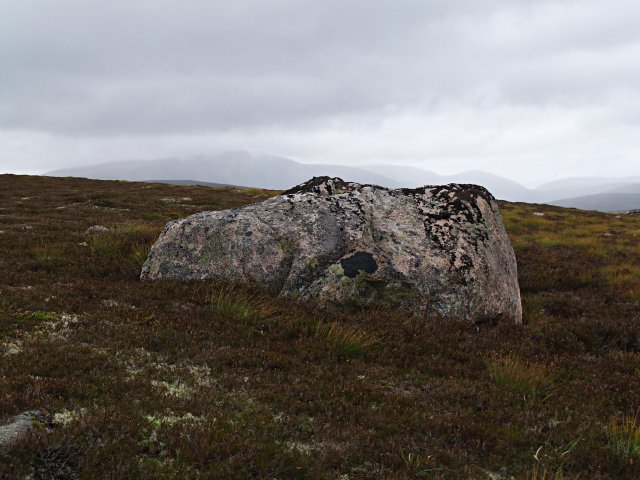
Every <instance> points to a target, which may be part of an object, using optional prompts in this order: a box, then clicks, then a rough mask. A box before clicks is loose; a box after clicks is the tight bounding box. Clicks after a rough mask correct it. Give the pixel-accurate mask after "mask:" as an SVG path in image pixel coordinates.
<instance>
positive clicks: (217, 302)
mask: <svg viewBox="0 0 640 480" xmlns="http://www.w3.org/2000/svg"><path fill="white" fill-rule="evenodd" d="M209 312H210V313H211V314H213V315H215V316H217V317H222V318H228V319H233V320H257V319H266V318H269V317H273V316H274V315H275V314H276V309H275V307H274V306H272V305H269V304H268V303H266V302H264V301H262V300H261V299H260V298H258V297H256V296H255V295H252V294H249V293H246V292H243V291H242V290H240V289H238V288H232V287H225V288H222V289H220V290H219V291H218V293H217V294H216V293H213V294H211V296H210V297H209Z"/></svg>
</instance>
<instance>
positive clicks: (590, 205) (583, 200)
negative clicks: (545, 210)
mask: <svg viewBox="0 0 640 480" xmlns="http://www.w3.org/2000/svg"><path fill="white" fill-rule="evenodd" d="M549 203H550V204H551V205H557V206H559V207H569V208H579V209H581V210H599V211H604V212H628V211H629V210H634V209H637V208H640V192H638V193H617V192H612V193H599V194H597V195H584V196H582V197H573V198H564V199H560V200H554V201H553V202H549Z"/></svg>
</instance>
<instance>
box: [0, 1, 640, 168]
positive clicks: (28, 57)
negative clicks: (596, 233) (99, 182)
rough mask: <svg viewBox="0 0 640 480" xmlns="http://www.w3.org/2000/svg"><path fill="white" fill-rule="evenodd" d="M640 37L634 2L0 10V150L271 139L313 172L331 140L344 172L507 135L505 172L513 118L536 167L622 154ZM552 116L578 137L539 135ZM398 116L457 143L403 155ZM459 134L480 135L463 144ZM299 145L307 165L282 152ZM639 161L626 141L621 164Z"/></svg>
mask: <svg viewBox="0 0 640 480" xmlns="http://www.w3.org/2000/svg"><path fill="white" fill-rule="evenodd" d="M638 24H640V4H638V2H637V1H635V0H612V1H610V2H602V1H596V0H520V1H513V0H432V1H425V0H399V1H395V2H388V1H382V0H367V1H365V0H357V1H349V2H345V1H342V0H340V1H339V0H327V1H322V2H312V1H300V0H272V1H268V2H266V1H263V0H244V1H234V2H232V1H210V0H191V1H180V2H178V1H168V0H155V1H152V0H127V1H125V0H112V1H108V2H87V1H86V0H58V1H56V2H50V1H38V0H20V1H18V0H10V1H7V2H2V3H0V64H1V65H2V70H1V71H0V134H3V135H4V136H5V137H6V136H7V135H9V133H8V132H20V133H19V135H18V134H16V135H18V136H20V138H23V137H24V136H25V135H27V133H28V132H31V133H32V134H33V135H35V136H38V135H45V136H51V137H53V140H51V141H50V143H52V144H56V145H63V144H64V145H67V146H66V147H64V148H68V144H69V142H68V140H64V141H63V140H60V141H57V140H56V138H57V137H60V138H62V137H67V138H75V139H77V140H78V142H86V145H90V144H91V142H94V143H93V145H96V143H95V142H97V141H98V139H107V140H108V139H112V141H113V142H116V143H117V142H121V137H131V141H130V142H128V143H127V145H133V144H137V145H140V144H142V143H144V142H145V141H147V140H148V139H151V138H153V137H154V136H177V137H176V138H178V137H179V138H186V137H194V138H195V137H198V136H206V135H209V136H212V135H214V136H219V137H221V138H233V139H235V141H237V142H240V143H243V144H251V142H252V141H253V140H255V139H256V138H260V139H264V138H265V136H266V135H267V133H265V132H268V133H269V134H273V132H274V131H275V130H278V131H279V132H280V135H281V137H279V138H281V141H280V143H277V142H275V143H274V144H273V147H275V148H281V149H282V150H284V151H277V152H272V153H277V154H285V153H286V154H289V155H291V156H294V157H300V156H302V157H304V156H309V157H314V158H317V157H319V156H322V155H323V152H321V151H319V150H317V149H319V148H321V147H320V146H319V145H322V144H323V142H325V143H326V139H330V140H331V139H332V140H331V141H335V142H338V143H335V144H332V146H331V147H328V150H327V152H329V151H333V148H336V149H337V148H340V149H341V150H342V151H349V152H352V155H351V156H349V155H347V154H345V155H344V156H345V161H350V160H349V158H351V159H352V160H353V161H358V159H359V158H360V156H363V155H371V153H370V152H369V151H368V150H367V149H365V148H362V147H356V146H354V145H352V144H350V143H349V142H354V141H362V139H363V138H374V139H375V138H377V137H378V136H379V135H381V134H385V135H389V138H388V143H386V144H385V145H384V146H380V148H381V150H382V151H384V152H386V153H385V155H387V158H395V157H397V158H404V159H406V160H407V161H417V159H418V158H419V157H420V155H423V156H429V155H437V158H443V157H447V158H459V157H461V156H466V158H467V160H466V161H467V163H469V162H471V155H473V154H474V153H475V155H476V158H485V159H490V158H497V157H500V158H501V157H502V156H504V155H506V154H507V152H506V150H504V149H505V148H507V147H501V148H503V149H502V150H500V149H499V148H498V147H496V144H502V143H505V144H506V143H508V142H506V141H504V140H503V139H502V138H501V137H504V136H509V135H510V136H511V137H513V138H516V137H517V138H518V141H517V142H516V141H515V140H514V141H513V142H514V143H513V145H511V144H509V145H508V152H509V154H512V155H516V158H517V155H518V152H520V155H521V158H529V157H528V155H531V153H532V148H533V147H532V145H531V142H530V141H527V139H526V136H525V135H520V133H513V132H510V133H509V132H505V129H508V127H510V125H511V124H513V123H518V122H521V121H523V119H522V117H518V118H512V117H508V116H509V115H526V116H527V122H525V123H526V125H527V127H526V128H527V129H528V130H529V132H530V136H531V137H532V138H538V137H536V135H540V137H539V138H540V139H541V141H542V142H543V143H544V144H546V145H547V146H548V145H554V146H555V148H556V150H551V149H549V150H544V153H545V155H548V156H551V155H553V156H562V154H563V152H566V151H569V150H571V147H570V145H568V144H567V142H575V141H580V139H581V135H582V137H583V138H584V139H588V138H590V137H592V136H593V131H595V130H598V129H601V130H606V131H607V132H610V135H611V137H610V138H611V140H613V139H615V140H616V141H617V142H619V141H620V140H621V138H624V135H623V133H621V132H622V129H624V128H627V126H629V125H633V124H635V122H636V119H637V115H635V113H634V112H635V111H637V110H638V108H640V67H639V66H638V62H637V61H636V59H637V58H639V56H640V29H638V28H637V25H638ZM449 112H453V113H449ZM461 112H464V113H461ZM505 112H506V113H505ZM583 113H584V114H586V117H585V118H581V117H580V115H582V114H583ZM456 115H458V116H456ZM505 115H506V117H505ZM558 115H563V116H566V118H567V119H568V120H567V122H569V121H571V122H573V125H574V126H573V127H558V131H556V132H554V133H553V134H551V133H549V132H548V128H547V127H546V125H547V124H549V123H551V124H555V123H558V121H557V120H558V119H557V118H555V117H554V116H556V117H557V116H558ZM407 116H410V117H411V118H413V117H419V118H418V119H416V118H414V119H413V120H412V123H411V125H412V126H410V127H408V130H409V131H411V132H415V133H416V134H417V133H419V132H421V131H422V130H421V128H431V129H435V130H436V131H440V129H442V130H443V131H445V132H455V135H457V136H458V137H459V138H455V139H453V138H451V139H450V140H449V143H448V144H442V142H441V141H436V140H434V142H436V144H437V146H436V147H430V146H428V145H425V144H420V143H419V142H416V143H415V145H413V146H412V147H411V148H409V147H407V146H406V143H407V139H406V138H405V137H404V135H403V134H401V133H398V132H399V130H398V128H399V127H398V128H396V127H389V126H388V125H389V124H390V125H396V124H397V125H404V123H403V122H404V121H405V120H401V119H403V118H406V117H407ZM507 117H508V118H507ZM394 118H397V119H400V120H394ZM469 118H473V122H480V123H481V124H480V125H475V124H474V123H473V122H470V124H468V125H465V127H466V130H461V129H460V128H458V125H456V124H461V123H466V122H467V120H468V119H469ZM444 121H448V122H452V124H451V125H448V126H443V125H441V124H439V123H437V124H436V125H437V128H435V127H434V122H444ZM385 125H386V126H385ZM580 125H582V127H581V128H583V129H584V130H583V131H582V133H580V132H575V131H573V130H572V131H571V133H570V134H569V133H567V132H568V129H569V130H570V129H571V128H579V127H580ZM617 127H619V129H620V130H619V131H618V130H616V131H615V132H611V129H615V128H617ZM287 130H288V131H289V132H288V133H282V132H284V131H287ZM345 130H346V131H347V132H351V133H349V135H352V137H351V139H349V138H347V137H348V136H349V135H347V134H345V133H344V132H345ZM354 130H355V131H356V133H355V134H354V133H353V131H354ZM25 132H27V133H25ZM328 132H330V133H328ZM331 132H332V133H331ZM394 135H397V136H396V137H394ZM443 135H445V137H443V138H447V137H446V135H448V134H443ZM451 135H453V133H451ZM294 137H295V141H293V140H292V138H294ZM511 137H510V138H511ZM24 138H26V137H24ZM34 138H35V137H34ZM38 138H40V137H38ZM336 138H338V139H339V140H335V139H336ZM496 138H499V139H500V141H499V142H496V141H495V139H496ZM629 138H630V137H629ZM305 139H306V142H307V143H308V144H310V145H316V147H314V148H316V150H313V151H312V150H311V148H302V147H300V148H301V149H300V151H299V152H298V151H294V150H295V149H294V148H293V147H292V145H296V146H297V147H296V148H298V147H299V146H300V145H303V144H307V143H305ZM318 139H321V140H318ZM483 139H484V140H483ZM489 139H490V140H489ZM107 140H104V141H107ZM152 141H156V140H152ZM261 141H262V140H261ZM100 142H103V140H100ZM287 142H293V143H287ZM402 142H404V143H402ZM19 143H20V142H19ZM25 143H28V142H25ZM21 144H22V143H21ZM212 144H216V145H217V144H218V140H211V138H209V139H200V140H198V141H197V142H195V143H193V144H189V143H187V144H185V145H186V146H185V148H196V147H195V146H194V145H198V146H199V148H207V147H208V146H209V145H212ZM602 144H603V145H604V144H605V139H602ZM120 145H124V144H123V143H120ZM263 145H264V146H267V147H269V146H270V144H267V143H264V142H263V143H262V144H259V148H262V146H263ZM334 145H335V146H334ZM230 146H231V147H235V145H230ZM34 148H35V147H34ZM60 148H63V147H60ZM85 148H89V147H85ZM538 148H539V147H536V149H538ZM638 148H639V146H638V145H637V143H636V142H635V141H633V140H627V143H626V144H625V146H624V151H625V153H624V156H625V158H627V160H625V162H628V157H629V156H631V155H633V154H634V152H636V151H638ZM36 151H39V149H38V148H35V149H34V150H33V152H34V153H32V154H31V155H32V156H34V155H36V153H35V152H36ZM82 151H84V150H82ZM114 151H117V148H115V147H114ZM12 152H14V150H12ZM173 152H175V151H173ZM139 153H140V151H139V150H136V151H132V152H129V151H123V152H122V156H123V157H128V156H137V155H138V154H139ZM154 153H155V152H154ZM169 153H172V152H169ZM7 154H8V152H7V151H6V150H5V151H2V150H1V149H0V162H2V161H6V160H3V156H4V157H5V158H6V156H7ZM11 154H12V155H13V153H11ZM25 155H27V154H25ZM59 155H60V156H63V152H62V151H61V152H60V153H59ZM27 156H28V155H27ZM430 158H433V157H430ZM461 162H463V161H462V160H461ZM486 162H487V165H489V167H491V166H492V165H493V166H496V165H499V164H501V163H500V162H499V161H497V160H486ZM492 162H493V163H492ZM489 167H485V168H489Z"/></svg>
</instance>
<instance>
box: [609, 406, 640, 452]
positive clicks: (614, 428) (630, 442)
mask: <svg viewBox="0 0 640 480" xmlns="http://www.w3.org/2000/svg"><path fill="white" fill-rule="evenodd" d="M607 440H608V442H609V448H610V449H611V450H612V451H613V452H614V453H615V454H616V455H619V456H621V457H640V423H639V422H638V414H637V413H636V414H635V415H633V416H631V415H626V416H624V417H622V419H621V420H617V419H615V418H614V419H611V421H610V422H609V426H608V428H607Z"/></svg>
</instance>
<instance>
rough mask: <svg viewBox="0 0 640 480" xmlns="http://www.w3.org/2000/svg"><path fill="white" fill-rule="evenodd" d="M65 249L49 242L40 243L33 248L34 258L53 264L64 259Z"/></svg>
mask: <svg viewBox="0 0 640 480" xmlns="http://www.w3.org/2000/svg"><path fill="white" fill-rule="evenodd" d="M64 253H65V248H64V246H62V245H56V244H52V243H48V242H40V243H39V244H38V245H36V246H35V247H33V256H34V257H35V258H36V259H37V260H40V261H41V262H53V261H56V260H59V259H60V258H62V257H63V255H64Z"/></svg>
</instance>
